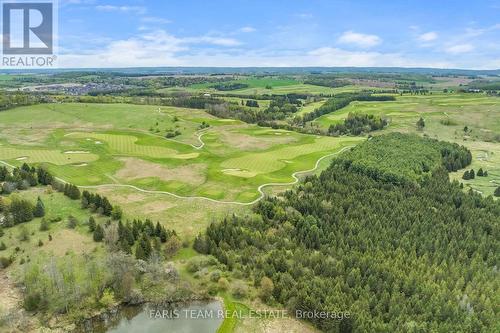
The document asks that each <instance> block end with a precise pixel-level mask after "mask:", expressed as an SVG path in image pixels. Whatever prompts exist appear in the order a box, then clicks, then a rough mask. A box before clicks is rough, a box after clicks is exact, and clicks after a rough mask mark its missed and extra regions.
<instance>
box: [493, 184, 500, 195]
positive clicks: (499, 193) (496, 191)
mask: <svg viewBox="0 0 500 333" xmlns="http://www.w3.org/2000/svg"><path fill="white" fill-rule="evenodd" d="M493 195H494V196H495V197H500V186H498V187H497V189H496V190H495V192H494V193H493Z"/></svg>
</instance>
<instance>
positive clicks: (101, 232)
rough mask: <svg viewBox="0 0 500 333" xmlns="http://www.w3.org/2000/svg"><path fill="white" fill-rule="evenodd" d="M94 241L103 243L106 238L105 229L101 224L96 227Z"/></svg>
mask: <svg viewBox="0 0 500 333" xmlns="http://www.w3.org/2000/svg"><path fill="white" fill-rule="evenodd" d="M93 237H94V241H96V242H101V241H102V240H103V238H104V229H103V228H102V227H101V225H100V224H98V225H97V226H96V227H95V230H94V235H93Z"/></svg>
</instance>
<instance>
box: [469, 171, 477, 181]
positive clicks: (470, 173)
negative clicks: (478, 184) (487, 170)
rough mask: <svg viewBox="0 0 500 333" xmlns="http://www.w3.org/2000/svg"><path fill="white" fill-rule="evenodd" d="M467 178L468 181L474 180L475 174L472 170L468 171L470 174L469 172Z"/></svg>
mask: <svg viewBox="0 0 500 333" xmlns="http://www.w3.org/2000/svg"><path fill="white" fill-rule="evenodd" d="M469 177H470V179H474V178H476V175H475V173H474V169H471V170H470V172H469Z"/></svg>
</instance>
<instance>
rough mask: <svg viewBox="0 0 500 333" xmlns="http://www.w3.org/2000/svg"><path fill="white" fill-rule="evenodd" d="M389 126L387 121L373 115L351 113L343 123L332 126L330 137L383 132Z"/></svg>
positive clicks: (329, 129)
mask: <svg viewBox="0 0 500 333" xmlns="http://www.w3.org/2000/svg"><path fill="white" fill-rule="evenodd" d="M385 126H387V120H386V119H383V118H381V117H377V116H375V115H372V114H358V113H351V112H350V113H349V114H348V115H347V118H346V119H344V122H343V123H340V124H335V125H330V127H329V128H328V134H329V135H334V136H337V135H345V134H348V135H360V134H363V133H368V132H371V131H377V130H381V129H382V128H384V127H385Z"/></svg>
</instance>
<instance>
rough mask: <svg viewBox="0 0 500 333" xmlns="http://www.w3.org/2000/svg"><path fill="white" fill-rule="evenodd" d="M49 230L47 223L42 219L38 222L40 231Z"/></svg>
mask: <svg viewBox="0 0 500 333" xmlns="http://www.w3.org/2000/svg"><path fill="white" fill-rule="evenodd" d="M49 228H50V224H49V222H48V221H47V220H46V219H45V218H43V219H42V220H41V221H40V231H47V230H49Z"/></svg>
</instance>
